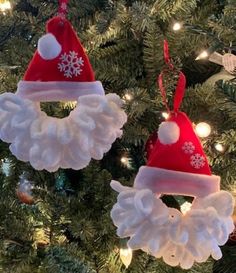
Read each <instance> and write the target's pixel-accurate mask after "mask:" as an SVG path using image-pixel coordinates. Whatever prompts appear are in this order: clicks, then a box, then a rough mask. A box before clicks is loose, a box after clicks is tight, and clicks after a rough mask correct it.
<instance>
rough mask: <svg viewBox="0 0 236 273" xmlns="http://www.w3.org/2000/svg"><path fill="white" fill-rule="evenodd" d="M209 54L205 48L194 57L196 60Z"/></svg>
mask: <svg viewBox="0 0 236 273" xmlns="http://www.w3.org/2000/svg"><path fill="white" fill-rule="evenodd" d="M208 56H209V53H208V52H207V51H206V50H203V51H202V52H201V53H200V54H199V55H198V56H197V58H196V59H195V60H196V61H197V60H202V59H206V58H207V57H208Z"/></svg>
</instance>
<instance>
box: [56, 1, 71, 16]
mask: <svg viewBox="0 0 236 273" xmlns="http://www.w3.org/2000/svg"><path fill="white" fill-rule="evenodd" d="M68 2H69V0H59V7H58V16H60V17H62V18H66V14H67V11H68V9H67V4H68Z"/></svg>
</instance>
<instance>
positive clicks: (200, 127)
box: [195, 122, 211, 137]
mask: <svg viewBox="0 0 236 273" xmlns="http://www.w3.org/2000/svg"><path fill="white" fill-rule="evenodd" d="M195 131H196V133H197V135H198V136H199V137H208V136H209V135H210V133H211V126H210V125H209V124H207V123H206V122H200V123H198V124H197V125H196V127H195Z"/></svg>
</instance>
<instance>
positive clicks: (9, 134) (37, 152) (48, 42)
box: [0, 16, 127, 172]
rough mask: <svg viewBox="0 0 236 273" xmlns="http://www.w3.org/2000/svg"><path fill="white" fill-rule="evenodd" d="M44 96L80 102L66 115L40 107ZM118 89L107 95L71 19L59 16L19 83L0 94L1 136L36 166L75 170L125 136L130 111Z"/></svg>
mask: <svg viewBox="0 0 236 273" xmlns="http://www.w3.org/2000/svg"><path fill="white" fill-rule="evenodd" d="M45 101H77V106H76V107H75V109H74V110H72V111H71V113H70V114H69V116H68V117H65V118H63V119H59V118H55V117H49V116H47V114H46V113H44V112H43V111H42V110H41V108H40V102H45ZM122 104H123V102H122V100H121V99H120V98H119V96H118V95H116V94H108V95H105V92H104V89H103V86H102V84H101V82H99V81H96V80H95V78H94V72H93V70H92V67H91V65H90V62H89V59H88V57H87V55H86V54H85V52H84V49H83V47H82V45H81V43H80V41H79V39H78V37H77V35H76V33H75V31H74V30H73V28H72V26H71V24H70V22H69V21H68V20H66V19H65V18H62V17H61V16H56V17H54V18H52V19H51V20H49V21H48V23H47V34H46V35H44V36H43V37H41V38H40V39H39V42H38V49H37V51H36V52H35V55H34V57H33V59H32V61H31V62H30V64H29V67H28V69H27V71H26V73H25V75H24V79H23V80H22V81H20V82H19V84H18V88H17V92H16V93H15V94H13V93H4V94H3V95H1V96H0V120H1V128H0V138H1V139H2V140H3V141H5V142H7V143H10V144H11V145H10V150H11V152H12V153H13V154H14V155H15V156H16V157H17V158H18V159H19V160H22V161H25V162H27V161H29V162H30V164H31V165H32V166H33V167H34V168H35V169H37V170H43V169H45V170H47V171H49V172H54V171H57V170H58V169H59V168H63V169H66V168H72V169H75V170H78V169H82V168H84V167H86V166H87V165H88V164H89V162H90V160H91V159H92V158H93V159H96V160H100V159H102V157H103V154H104V153H106V152H107V151H109V150H110V148H111V145H112V143H113V142H114V141H115V140H116V138H118V137H120V136H121V135H122V130H121V128H122V126H123V125H124V123H125V122H126V119H127V116H126V114H125V112H124V111H123V110H122Z"/></svg>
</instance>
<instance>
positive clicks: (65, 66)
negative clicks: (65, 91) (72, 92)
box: [58, 51, 84, 78]
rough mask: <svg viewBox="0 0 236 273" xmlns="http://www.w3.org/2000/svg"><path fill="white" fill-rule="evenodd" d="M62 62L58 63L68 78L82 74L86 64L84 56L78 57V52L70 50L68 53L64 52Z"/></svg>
mask: <svg viewBox="0 0 236 273" xmlns="http://www.w3.org/2000/svg"><path fill="white" fill-rule="evenodd" d="M60 60H61V63H59V64H58V69H59V70H60V72H64V76H65V77H66V78H72V77H73V76H78V75H80V74H81V72H82V71H83V69H82V68H81V66H83V65H84V60H83V59H82V57H78V53H76V52H75V51H70V52H69V53H68V54H67V53H64V54H62V55H61V57H60Z"/></svg>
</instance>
